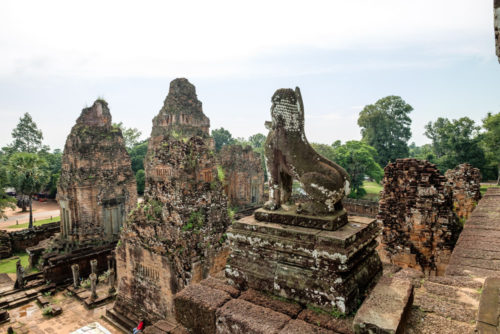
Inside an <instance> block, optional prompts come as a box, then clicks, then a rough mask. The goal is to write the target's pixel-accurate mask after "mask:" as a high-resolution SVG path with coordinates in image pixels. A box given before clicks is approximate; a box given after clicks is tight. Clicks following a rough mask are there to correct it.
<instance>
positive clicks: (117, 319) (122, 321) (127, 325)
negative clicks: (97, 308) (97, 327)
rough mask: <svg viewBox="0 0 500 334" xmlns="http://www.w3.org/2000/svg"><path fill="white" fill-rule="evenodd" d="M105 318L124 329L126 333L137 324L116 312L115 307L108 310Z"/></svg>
mask: <svg viewBox="0 0 500 334" xmlns="http://www.w3.org/2000/svg"><path fill="white" fill-rule="evenodd" d="M105 319H106V320H107V321H108V322H109V323H110V324H111V325H113V326H115V327H116V328H118V329H119V330H121V331H123V332H124V333H130V332H132V330H133V329H134V328H135V326H136V325H137V324H135V323H134V322H133V321H131V320H130V319H127V318H126V317H125V316H123V315H122V314H120V313H118V312H116V311H115V310H114V309H109V310H106V315H105Z"/></svg>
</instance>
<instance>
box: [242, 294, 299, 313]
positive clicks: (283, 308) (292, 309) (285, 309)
mask: <svg viewBox="0 0 500 334" xmlns="http://www.w3.org/2000/svg"><path fill="white" fill-rule="evenodd" d="M240 299H243V300H246V301H248V302H251V303H253V304H255V305H260V306H262V307H266V308H269V309H271V310H274V311H277V312H280V313H284V314H286V315H288V316H289V317H292V318H295V317H297V315H298V314H299V313H300V311H302V307H300V305H299V304H297V303H295V302H291V301H283V300H279V299H277V298H276V297H274V298H273V297H270V296H267V295H265V294H263V293H261V292H258V291H255V290H254V289H248V290H247V291H245V292H243V293H242V294H241V296H240Z"/></svg>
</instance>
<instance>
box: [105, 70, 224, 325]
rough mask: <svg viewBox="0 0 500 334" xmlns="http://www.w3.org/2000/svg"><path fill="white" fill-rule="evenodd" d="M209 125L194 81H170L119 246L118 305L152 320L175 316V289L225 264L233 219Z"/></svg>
mask: <svg viewBox="0 0 500 334" xmlns="http://www.w3.org/2000/svg"><path fill="white" fill-rule="evenodd" d="M208 126H209V120H208V118H207V117H206V116H205V115H204V114H203V112H202V109H201V102H200V101H198V98H197V96H196V92H195V88H194V86H193V85H192V84H190V83H189V82H188V81H187V80H186V79H176V80H174V81H172V82H171V84H170V91H169V94H168V96H167V98H166V100H165V103H164V106H163V108H162V109H161V110H160V113H159V114H158V116H156V117H155V118H154V119H153V130H152V132H151V138H150V140H149V144H148V152H147V155H146V158H145V162H144V165H145V172H146V188H145V194H144V202H143V203H142V204H140V205H138V206H137V208H136V209H135V210H134V211H133V212H132V214H131V215H130V216H129V219H128V221H127V223H126V225H125V228H124V229H123V232H122V237H121V242H120V243H119V245H118V247H117V250H116V255H117V273H118V284H119V295H118V297H117V301H116V303H115V310H117V311H119V312H120V313H122V314H126V315H127V314H130V315H134V314H135V315H141V316H142V317H144V318H145V319H148V320H150V321H156V320H159V319H162V318H165V317H166V316H168V315H172V314H173V295H174V294H175V293H177V292H178V291H180V290H182V289H183V288H184V287H185V286H187V285H188V284H190V283H193V282H194V283H195V282H199V281H201V280H202V279H203V278H205V277H207V275H209V274H210V273H216V272H218V271H220V270H222V269H223V268H224V266H225V263H226V257H227V253H228V250H227V249H226V248H225V242H224V241H225V235H224V233H225V231H226V228H227V226H228V225H229V223H230V221H229V217H228V214H227V199H226V196H225V195H224V191H223V185H222V182H221V180H219V178H218V174H217V161H216V157H215V154H214V150H213V139H212V138H211V137H209V135H208Z"/></svg>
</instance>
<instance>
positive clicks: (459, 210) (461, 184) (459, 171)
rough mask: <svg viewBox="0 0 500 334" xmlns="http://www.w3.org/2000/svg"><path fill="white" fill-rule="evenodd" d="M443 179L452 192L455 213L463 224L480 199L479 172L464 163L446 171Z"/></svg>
mask: <svg viewBox="0 0 500 334" xmlns="http://www.w3.org/2000/svg"><path fill="white" fill-rule="evenodd" d="M445 177H446V179H447V180H448V185H449V186H450V187H451V189H452V191H453V207H454V209H455V212H456V214H457V216H458V218H460V219H461V220H462V222H465V220H466V219H467V218H469V216H470V214H471V213H472V211H473V210H474V208H475V207H476V205H477V202H479V200H480V199H481V191H480V188H481V172H480V171H479V169H478V168H474V167H472V165H470V164H468V163H465V164H461V165H458V166H457V167H455V168H454V169H449V170H447V171H446V173H445Z"/></svg>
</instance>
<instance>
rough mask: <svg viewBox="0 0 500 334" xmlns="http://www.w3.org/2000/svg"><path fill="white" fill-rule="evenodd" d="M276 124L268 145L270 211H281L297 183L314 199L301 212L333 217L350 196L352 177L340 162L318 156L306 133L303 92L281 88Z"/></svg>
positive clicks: (276, 103) (273, 109) (276, 100)
mask: <svg viewBox="0 0 500 334" xmlns="http://www.w3.org/2000/svg"><path fill="white" fill-rule="evenodd" d="M271 100H272V107H271V117H272V122H271V124H269V122H267V123H266V126H268V128H270V129H269V130H270V131H269V134H268V136H267V140H266V143H265V158H266V165H267V170H268V173H269V201H268V202H266V203H265V204H264V208H265V209H268V210H277V209H279V208H280V207H281V205H282V204H284V203H287V202H288V201H289V199H290V196H291V194H292V183H293V180H294V179H295V180H297V181H298V182H300V184H301V185H302V188H303V189H304V190H305V192H306V193H307V195H308V198H309V199H310V200H309V201H308V202H305V203H301V204H300V205H299V206H298V207H297V213H305V214H329V213H333V212H335V211H336V210H338V209H340V208H341V204H340V203H339V202H340V201H341V199H342V198H343V197H344V196H345V195H346V194H348V193H349V176H348V175H347V173H346V171H345V170H344V169H343V168H342V167H340V166H339V165H337V164H336V163H334V162H332V161H330V160H328V159H326V158H324V157H323V156H321V155H320V154H318V153H317V152H316V151H315V150H314V149H313V148H312V147H311V145H310V144H309V142H308V141H307V139H306V136H305V133H304V104H303V102H302V96H301V94H300V89H299V88H298V87H297V88H295V91H294V90H293V89H278V90H277V91H276V92H275V93H274V95H273V97H272V99H271Z"/></svg>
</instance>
